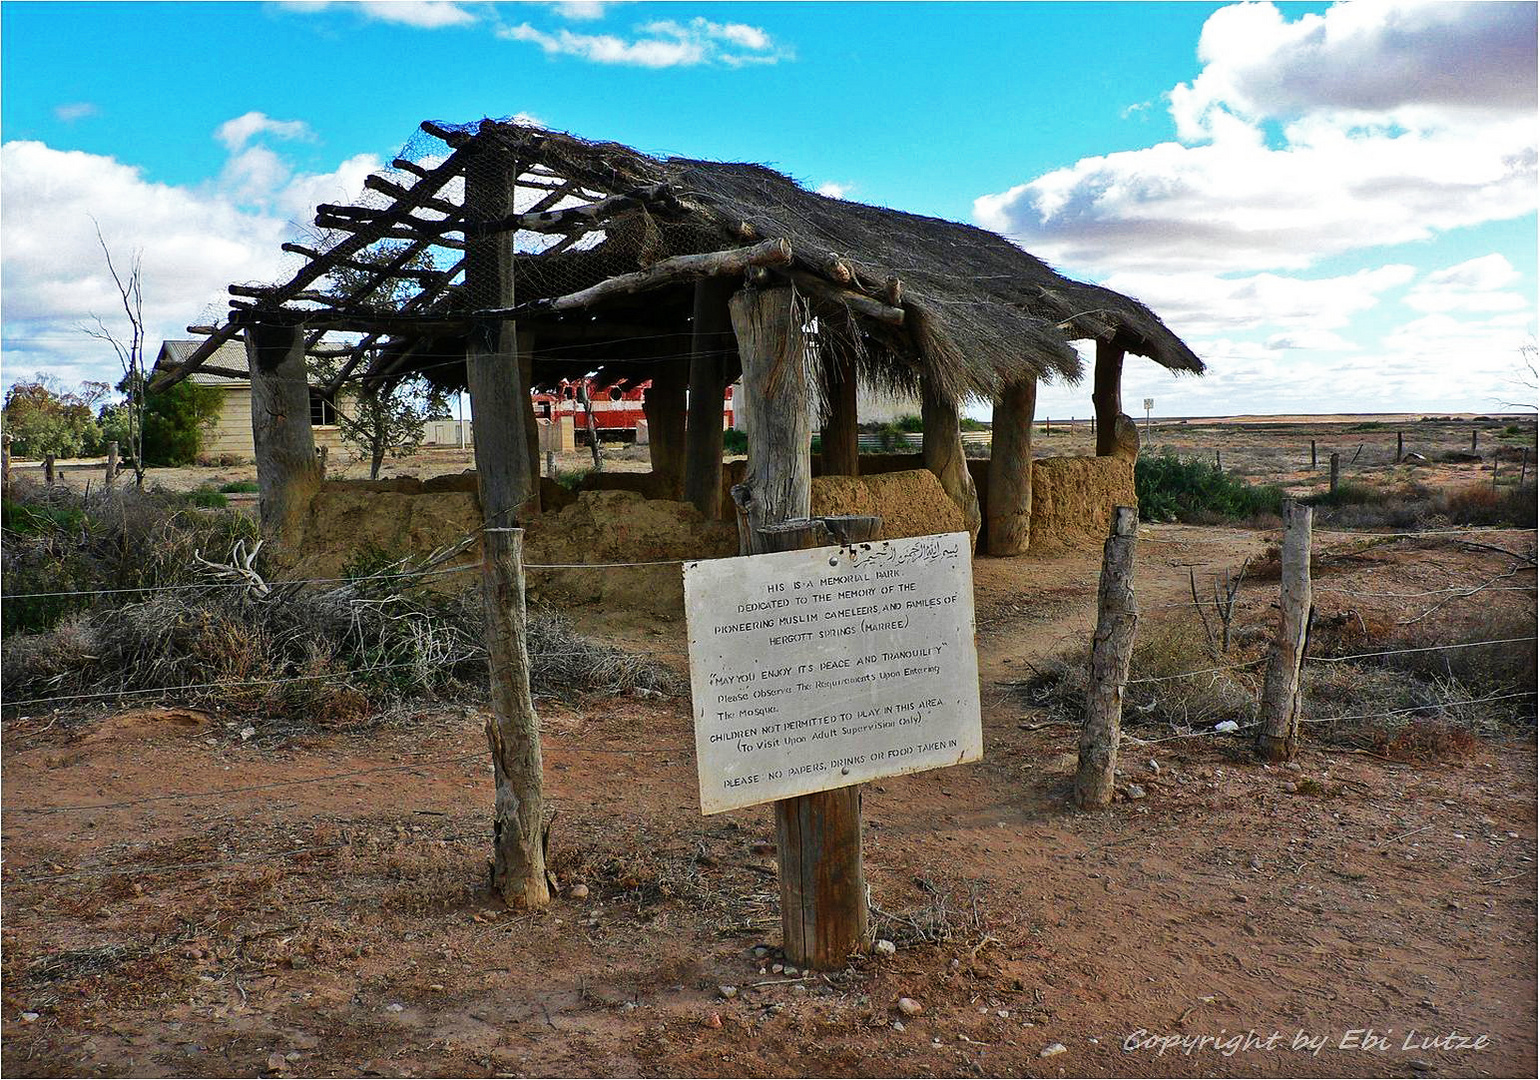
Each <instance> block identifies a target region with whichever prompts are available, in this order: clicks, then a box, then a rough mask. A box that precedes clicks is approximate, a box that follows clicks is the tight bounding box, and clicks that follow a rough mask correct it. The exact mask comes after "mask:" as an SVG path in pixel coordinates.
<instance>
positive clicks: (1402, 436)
mask: <svg viewBox="0 0 1540 1080" xmlns="http://www.w3.org/2000/svg"><path fill="white" fill-rule="evenodd" d="M1405 452H1406V433H1405V432H1401V431H1398V432H1396V464H1398V465H1399V464H1400V463H1401V456H1402V454H1404V453H1405Z"/></svg>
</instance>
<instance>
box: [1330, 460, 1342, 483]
mask: <svg viewBox="0 0 1540 1080" xmlns="http://www.w3.org/2000/svg"><path fill="white" fill-rule="evenodd" d="M1330 462H1331V488H1330V490H1331V491H1336V490H1337V474H1338V470H1339V467H1340V465H1341V456H1340V455H1339V454H1337V453H1335V452H1333V453H1332V455H1331V458H1330Z"/></svg>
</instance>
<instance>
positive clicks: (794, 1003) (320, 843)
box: [0, 528, 1537, 1076]
mask: <svg viewBox="0 0 1540 1080" xmlns="http://www.w3.org/2000/svg"><path fill="white" fill-rule="evenodd" d="M1146 532H1147V534H1148V535H1149V537H1150V539H1152V540H1155V541H1159V540H1161V539H1162V538H1164V540H1166V541H1181V542H1177V543H1170V542H1167V543H1165V544H1164V545H1162V544H1161V543H1151V544H1148V545H1143V546H1142V548H1141V553H1140V566H1139V572H1138V579H1137V588H1138V589H1139V595H1140V602H1141V605H1146V604H1147V605H1148V606H1149V610H1150V612H1151V614H1150V616H1149V617H1151V618H1154V617H1157V615H1158V612H1159V608H1158V607H1157V605H1159V604H1162V603H1171V602H1176V601H1179V600H1180V599H1181V598H1182V597H1184V596H1185V591H1186V589H1187V587H1188V586H1187V572H1186V569H1185V567H1186V565H1187V564H1198V565H1218V564H1222V563H1229V564H1235V565H1238V564H1239V561H1240V559H1241V558H1242V557H1243V556H1244V555H1245V554H1253V553H1260V552H1261V550H1262V548H1263V546H1264V545H1263V538H1262V537H1261V536H1260V535H1259V534H1254V533H1246V532H1241V531H1239V530H1218V529H1204V530H1197V529H1176V528H1173V529H1163V530H1159V529H1157V530H1146ZM1188 541H1191V542H1190V543H1189V542H1188ZM1529 542H1530V543H1532V542H1533V541H1532V538H1531V539H1530V541H1529ZM1426 555H1427V553H1426V552H1416V553H1412V554H1409V555H1408V556H1407V557H1406V559H1405V560H1403V561H1402V562H1395V561H1393V560H1387V561H1386V562H1385V563H1384V564H1383V565H1380V566H1378V567H1377V568H1376V570H1375V576H1373V577H1372V578H1370V579H1369V580H1372V581H1373V582H1374V583H1375V586H1376V587H1377V588H1378V587H1385V586H1390V585H1394V584H1396V583H1416V582H1419V581H1425V580H1427V579H1426V578H1424V577H1422V576H1421V575H1420V574H1419V572H1418V570H1417V566H1416V559H1417V558H1421V557H1425V556H1426ZM1439 559H1440V560H1441V561H1440V562H1439V563H1438V565H1437V576H1438V578H1439V579H1441V580H1446V581H1447V580H1450V579H1449V578H1448V577H1446V576H1445V575H1447V574H1449V573H1452V572H1456V571H1457V572H1458V573H1459V580H1464V579H1466V578H1475V579H1478V580H1480V579H1483V578H1484V577H1485V576H1490V573H1488V571H1489V570H1490V569H1491V568H1492V567H1494V566H1501V565H1503V564H1502V563H1501V562H1500V561H1499V562H1496V563H1487V562H1483V561H1482V559H1483V556H1481V555H1479V554H1474V553H1471V554H1461V555H1459V556H1458V557H1456V556H1451V555H1448V554H1447V553H1445V554H1441V555H1439ZM1456 559H1458V560H1463V561H1462V562H1461V563H1460V565H1459V566H1454V565H1453V561H1455V560H1456ZM1097 568H1098V556H1097V555H1096V554H1095V553H1080V554H1070V555H1064V556H1061V557H1056V558H1053V559H1040V558H1033V559H1019V560H981V561H980V562H979V563H978V564H977V572H976V576H977V593H978V607H979V625H980V628H981V634H980V659H981V670H982V677H983V680H984V701H985V706H984V729H985V759H984V761H983V762H981V763H979V764H977V765H973V766H966V767H960V768H955V769H947V770H941V771H936V772H930V773H924V774H920V775H915V776H910V777H904V778H901V779H893V780H886V781H882V782H880V783H875V784H871V785H869V786H868V788H867V789H866V795H865V822H866V845H867V847H866V858H867V873H868V877H869V880H870V882H871V886H872V899H873V902H874V904H875V906H876V908H877V910H878V915H877V916H876V922H877V925H878V928H879V931H880V932H881V933H882V934H883V935H884V936H887V937H891V938H894V939H895V940H897V941H898V942H899V943H900V947H899V949H898V951H897V954H896V955H895V956H893V957H891V958H887V959H881V958H869V959H860V960H857V961H855V962H854V963H853V964H852V966H851V967H850V968H849V969H847V970H846V971H844V972H840V973H837V974H831V975H829V976H827V977H825V976H800V977H797V978H787V977H785V976H784V975H777V974H775V973H774V972H773V971H772V970H770V969H769V965H770V964H771V963H772V962H773V958H766V959H765V960H756V959H754V958H753V957H752V955H751V949H752V948H753V946H755V945H756V944H758V943H761V942H771V943H773V942H774V940H775V938H776V937H777V935H778V922H777V916H776V902H777V891H776V881H775V869H774V867H775V862H774V854H773V848H772V847H771V846H770V845H772V844H773V841H774V823H773V817H772V815H771V813H770V811H769V809H768V808H763V807H762V808H756V809H753V810H748V811H742V812H736V813H731V814H726V815H722V816H720V817H712V818H702V817H701V816H700V814H699V811H698V807H697V803H696V787H695V775H694V764H693V759H692V754H691V751H690V746H691V738H692V737H691V728H690V715H689V708H688V703H687V702H646V701H639V700H635V699H631V698H626V699H617V700H588V701H583V702H579V703H575V704H560V703H554V702H544V703H542V704H541V713H542V717H543V719H544V723H545V761H546V776H547V792H548V797H549V799H550V802H551V805H552V807H553V808H554V810H555V811H556V818H555V825H554V828H553V832H552V841H551V857H552V858H551V862H552V866H553V869H554V870H555V871H556V872H557V873H558V874H559V875H560V878H561V886H562V893H563V895H562V896H561V898H560V899H558V900H557V901H556V902H555V903H554V904H553V906H552V908H551V909H550V910H549V911H547V912H544V913H540V914H537V915H530V914H520V913H515V912H509V911H506V910H504V909H503V907H502V905H501V904H500V903H499V902H496V901H494V899H493V898H492V896H491V895H490V894H489V893H488V892H487V890H486V870H485V863H486V857H487V853H488V841H487V831H488V809H489V807H490V805H491V799H492V789H491V781H490V777H489V775H488V770H487V768H486V764H485V760H484V758H485V752H484V742H483V736H482V735H481V731H480V727H481V722H482V721H481V718H480V715H479V714H478V713H477V712H476V711H475V710H474V709H469V708H466V709H456V708H454V707H446V706H442V705H435V706H432V707H431V708H427V709H425V711H424V712H423V713H422V714H421V715H419V716H417V717H413V718H409V719H407V720H405V721H402V722H400V723H398V724H396V725H394V726H391V727H386V728H382V729H379V730H377V731H375V732H373V733H370V734H368V735H367V736H359V735H355V734H347V733H330V732H326V731H317V732H315V733H314V734H312V735H308V736H305V737H302V738H291V737H284V736H282V735H281V734H278V733H273V734H269V733H268V731H267V730H266V729H265V726H264V723H263V721H261V720H260V719H258V720H252V719H249V718H245V717H240V716H206V715H203V714H200V713H196V712H192V711H189V710H171V711H165V710H154V709H138V710H135V711H133V712H130V713H128V714H121V713H119V714H117V715H115V716H111V717H110V718H103V717H97V718H93V719H91V720H89V721H88V722H87V723H85V724H84V725H79V726H71V725H70V724H69V723H67V722H65V721H58V722H55V721H53V720H52V718H50V717H47V716H44V717H30V718H21V717H13V718H11V719H10V720H9V721H8V722H7V725H6V739H5V745H4V766H5V789H4V794H5V801H4V815H3V821H4V842H5V863H4V870H3V884H4V893H5V915H6V919H5V926H4V938H3V943H4V969H3V974H4V990H3V1013H0V1015H3V1022H4V1029H3V1030H4V1040H3V1050H4V1068H5V1071H6V1072H7V1073H8V1074H9V1075H85V1074H101V1075H125V1076H153V1075H188V1076H253V1075H259V1074H260V1075H291V1076H323V1075H360V1074H362V1075H407V1076H427V1075H435V1076H439V1075H441V1076H493V1075H510V1076H525V1075H529V1076H576V1075H584V1076H587V1075H594V1076H617V1075H619V1076H626V1075H632V1076H664V1075H731V1076H737V1075H772V1076H801V1075H839V1076H896V1075H905V1076H909V1075H914V1076H972V1075H1016V1076H1021V1075H1043V1076H1061V1075H1074V1076H1081V1075H1119V1076H1120V1075H1129V1076H1138V1075H1149V1074H1167V1075H1175V1076H1200V1075H1202V1076H1298V1075H1308V1076H1315V1075H1322V1076H1325V1075H1346V1076H1402V1075H1412V1074H1413V1073H1414V1072H1415V1073H1426V1072H1431V1073H1432V1074H1434V1075H1451V1076H1452V1075H1492V1076H1509V1075H1533V1074H1534V1073H1535V1070H1536V1053H1535V1038H1534V1035H1535V998H1536V989H1537V983H1536V965H1535V950H1536V911H1535V899H1536V876H1535V854H1536V847H1535V840H1536V831H1535V826H1536V821H1535V808H1536V781H1535V777H1536V755H1535V749H1534V745H1533V741H1532V737H1531V736H1532V732H1531V733H1529V734H1522V733H1520V734H1518V735H1516V736H1515V738H1514V739H1513V740H1512V741H1497V742H1484V743H1480V744H1478V745H1477V746H1476V747H1475V748H1474V749H1473V750H1471V751H1470V752H1469V753H1467V754H1465V755H1464V756H1461V757H1455V758H1446V759H1442V760H1438V761H1436V762H1433V763H1430V764H1416V765H1414V764H1405V763H1399V762H1392V761H1388V760H1384V759H1381V758H1378V757H1373V756H1369V755H1366V754H1361V753H1345V752H1341V751H1337V752H1332V751H1330V750H1328V749H1326V748H1323V747H1321V746H1318V745H1314V744H1311V745H1309V746H1308V748H1307V749H1306V751H1305V752H1304V754H1303V755H1302V757H1301V759H1300V762H1299V766H1300V767H1299V769H1298V770H1291V769H1286V768H1284V769H1278V768H1267V767H1264V766H1261V765H1258V764H1256V763H1254V761H1253V760H1252V759H1251V758H1250V755H1249V754H1248V753H1247V752H1246V751H1245V747H1244V744H1242V743H1241V742H1239V741H1237V740H1226V739H1213V738H1201V739H1191V740H1173V741H1166V742H1160V743H1146V744H1142V745H1141V744H1138V743H1130V744H1128V745H1126V746H1125V750H1124V756H1123V761H1124V768H1125V770H1126V772H1127V774H1128V776H1129V778H1130V779H1132V780H1135V781H1137V782H1138V783H1139V784H1141V785H1142V786H1143V787H1144V788H1145V789H1146V790H1147V792H1148V797H1147V798H1144V799H1142V800H1139V801H1133V802H1127V801H1124V802H1118V803H1116V804H1114V805H1113V806H1112V807H1111V808H1110V809H1108V810H1106V811H1102V812H1097V813H1089V814H1081V813H1076V812H1075V811H1074V810H1073V809H1071V808H1070V807H1069V803H1068V796H1069V790H1070V778H1071V775H1072V772H1073V769H1074V732H1073V730H1072V729H1070V728H1068V727H1064V726H1046V727H1044V726H1039V725H1036V724H1033V723H1024V721H1030V720H1032V719H1033V718H1034V715H1035V714H1029V715H1028V716H1025V717H1024V716H1023V707H1022V705H1021V704H1020V703H1019V700H1018V699H1017V698H1015V697H1014V696H1013V695H1012V693H1011V690H1010V687H1009V685H1008V684H1009V683H1010V682H1011V681H1012V680H1014V679H1016V678H1019V677H1020V676H1019V675H1018V674H1017V672H1019V671H1021V670H1022V669H1023V668H1024V667H1025V665H1027V664H1029V663H1031V662H1033V661H1036V660H1040V659H1041V658H1042V657H1044V656H1046V655H1048V654H1051V653H1053V652H1055V651H1057V650H1058V649H1059V648H1061V647H1062V646H1063V645H1073V644H1076V643H1083V642H1085V641H1086V640H1087V638H1086V634H1087V630H1088V627H1089V622H1090V610H1091V609H1090V603H1091V601H1092V599H1093V597H1094V583H1095V579H1096V574H1097ZM1524 580H1525V581H1526V582H1529V583H1532V582H1533V577H1532V576H1529V577H1526V578H1525V579H1524ZM1275 589H1276V586H1275V585H1269V584H1266V583H1258V584H1257V585H1256V586H1255V587H1252V586H1248V587H1247V590H1246V595H1247V596H1248V601H1247V603H1248V604H1250V605H1252V606H1251V609H1250V610H1251V617H1253V618H1255V619H1256V620H1264V619H1265V618H1266V611H1267V603H1268V600H1267V597H1268V593H1269V590H1275ZM625 629H626V633H622V634H620V635H619V636H620V637H621V638H626V637H630V638H632V639H633V644H642V645H645V646H646V647H647V648H648V650H649V651H652V652H657V651H658V650H659V648H660V646H661V648H662V650H663V651H664V655H665V658H672V660H673V661H675V662H679V661H681V660H682V649H683V641H682V627H680V626H678V625H668V626H665V627H663V628H661V633H660V629H659V628H658V627H648V626H633V627H629V628H625ZM247 723H250V724H252V726H253V727H254V728H255V729H256V734H255V736H254V737H252V738H250V739H249V740H247V741H242V739H241V736H240V730H241V728H242V727H244V726H245V725H246V724H247ZM1140 734H1142V735H1145V736H1152V735H1158V734H1159V733H1158V732H1151V731H1144V732H1141V733H1140ZM1151 761H1154V762H1155V763H1156V764H1157V765H1158V766H1159V770H1158V772H1156V771H1153V770H1152V769H1151V768H1150V766H1149V764H1148V763H1149V762H1151ZM1306 779H1309V780H1313V781H1315V783H1314V784H1306V783H1304V781H1305V780H1306ZM1286 785H1293V786H1294V787H1295V788H1296V789H1297V790H1296V791H1294V792H1290V791H1289V790H1288V788H1287V787H1286ZM1307 791H1308V792H1310V793H1309V794H1306V793H1305V792H1307ZM579 883H580V884H582V885H585V886H586V887H587V890H588V892H587V896H586V897H584V898H582V899H574V898H571V897H570V896H568V895H567V892H568V890H569V888H570V887H571V886H572V885H574V884H579ZM938 897H944V898H946V900H947V909H946V916H945V919H944V920H943V919H942V915H941V911H940V908H939V904H938ZM905 918H907V919H910V920H912V921H911V922H910V923H905V922H904V919H905ZM943 921H944V922H945V924H946V927H943V926H942V925H941V924H942V922H943ZM916 926H920V927H927V928H929V929H930V930H931V931H932V933H931V936H933V937H934V936H948V937H949V938H950V940H945V941H941V942H934V941H932V942H925V941H919V940H916V939H917V938H918V937H921V936H924V935H921V934H920V933H918V932H917V930H916ZM943 929H946V930H948V933H942V930H943ZM762 967H764V968H765V969H766V970H764V971H763V972H762V971H761V968H762ZM724 985H725V986H732V987H736V988H738V990H737V993H736V995H735V996H733V997H731V998H730V999H727V998H724V997H723V995H722V993H721V991H720V990H719V987H721V986H724ZM900 997H909V998H913V999H915V1000H916V1001H918V1002H920V1003H921V1004H922V1005H923V1011H921V1012H920V1013H919V1014H918V1015H914V1016H901V1015H900V1014H899V1013H898V1012H897V1011H896V1008H895V1005H896V1002H897V999H898V998H900ZM895 1021H900V1022H901V1023H902V1027H903V1029H902V1030H898V1029H897V1027H896V1025H895ZM1369 1028H1372V1029H1373V1032H1374V1036H1373V1037H1374V1038H1379V1037H1381V1036H1382V1035H1383V1036H1384V1037H1385V1040H1386V1041H1385V1043H1384V1046H1383V1048H1380V1045H1379V1044H1378V1043H1371V1046H1372V1047H1373V1048H1371V1049H1361V1048H1349V1047H1348V1046H1345V1045H1344V1043H1350V1044H1353V1045H1354V1046H1356V1047H1361V1046H1362V1045H1363V1044H1364V1042H1365V1039H1366V1037H1365V1035H1364V1034H1363V1029H1369ZM1140 1031H1143V1032H1146V1033H1148V1034H1151V1035H1158V1036H1168V1035H1169V1036H1176V1037H1191V1039H1193V1040H1198V1039H1201V1038H1202V1037H1203V1036H1216V1037H1218V1039H1219V1040H1220V1041H1223V1040H1228V1039H1231V1038H1232V1037H1233V1036H1235V1035H1236V1034H1237V1033H1239V1034H1240V1035H1242V1036H1244V1034H1245V1033H1246V1032H1248V1031H1255V1032H1256V1033H1257V1034H1258V1036H1259V1039H1260V1040H1262V1041H1265V1040H1267V1039H1268V1038H1269V1036H1271V1035H1272V1033H1273V1032H1275V1031H1276V1032H1278V1033H1279V1040H1278V1041H1277V1042H1276V1043H1275V1044H1274V1045H1273V1047H1272V1048H1265V1047H1264V1048H1258V1047H1256V1046H1255V1045H1252V1046H1248V1047H1247V1048H1245V1049H1236V1050H1235V1051H1234V1052H1232V1053H1229V1054H1226V1053H1224V1052H1222V1051H1216V1050H1215V1049H1214V1048H1213V1046H1212V1045H1208V1046H1203V1047H1201V1048H1200V1047H1195V1046H1191V1045H1190V1046H1189V1047H1188V1048H1187V1049H1186V1050H1184V1048H1183V1046H1182V1045H1180V1044H1171V1045H1170V1047H1169V1048H1168V1049H1166V1050H1165V1051H1164V1052H1163V1053H1162V1052H1161V1051H1160V1050H1159V1048H1158V1047H1154V1046H1148V1045H1144V1046H1138V1047H1135V1048H1133V1049H1128V1048H1126V1040H1128V1039H1129V1037H1130V1036H1131V1035H1134V1034H1135V1033H1137V1032H1140ZM1300 1032H1303V1033H1305V1036H1306V1037H1310V1038H1315V1039H1321V1040H1323V1042H1322V1043H1321V1045H1320V1048H1319V1050H1317V1051H1315V1052H1312V1051H1311V1050H1310V1049H1292V1048H1291V1047H1292V1046H1293V1044H1294V1042H1295V1040H1296V1038H1297V1033H1300ZM1355 1032H1356V1034H1355ZM1412 1033H1415V1034H1413V1035H1412V1038H1413V1045H1412V1047H1411V1048H1404V1044H1405V1041H1406V1039H1407V1038H1408V1035H1409V1034H1412ZM1451 1034H1453V1035H1454V1036H1455V1038H1456V1039H1457V1040H1459V1039H1471V1040H1475V1039H1478V1038H1480V1039H1483V1040H1484V1042H1483V1045H1482V1048H1480V1049H1476V1048H1470V1047H1468V1046H1466V1045H1464V1044H1461V1043H1459V1042H1454V1043H1452V1044H1449V1045H1447V1046H1425V1045H1424V1043H1423V1041H1422V1040H1423V1039H1424V1038H1427V1039H1433V1038H1436V1037H1439V1036H1449V1035H1451ZM1052 1044H1062V1046H1063V1047H1064V1048H1065V1049H1064V1051H1063V1052H1062V1053H1058V1054H1056V1055H1054V1056H1049V1057H1042V1056H1040V1054H1041V1053H1042V1051H1044V1050H1045V1049H1046V1048H1048V1047H1050V1046H1051V1045H1052ZM1225 1045H1226V1046H1228V1045H1230V1044H1228V1043H1226V1044H1225Z"/></svg>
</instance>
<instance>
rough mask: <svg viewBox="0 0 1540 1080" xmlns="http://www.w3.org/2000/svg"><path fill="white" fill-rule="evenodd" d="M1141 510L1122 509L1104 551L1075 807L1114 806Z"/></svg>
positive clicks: (1132, 627)
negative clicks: (1135, 544) (1136, 541)
mask: <svg viewBox="0 0 1540 1080" xmlns="http://www.w3.org/2000/svg"><path fill="white" fill-rule="evenodd" d="M1138 526H1139V512H1138V511H1137V510H1135V509H1134V508H1133V507H1131V506H1119V507H1117V508H1115V509H1114V510H1113V512H1112V535H1111V536H1109V537H1107V542H1106V544H1104V545H1103V547H1102V577H1101V585H1100V586H1099V587H1098V589H1097V591H1096V635H1095V637H1093V638H1092V639H1091V678H1090V684H1089V685H1088V686H1087V687H1086V692H1085V720H1084V722H1083V723H1082V725H1081V728H1080V762H1079V765H1078V767H1077V768H1076V770H1075V805H1076V806H1078V807H1080V809H1082V810H1095V809H1098V808H1100V807H1103V806H1107V805H1108V804H1110V803H1111V802H1112V797H1113V795H1114V794H1115V791H1114V786H1113V784H1114V780H1115V778H1116V775H1117V768H1118V741H1119V740H1120V739H1121V738H1122V730H1123V684H1124V683H1126V682H1127V681H1128V662H1129V659H1130V658H1131V657H1132V656H1133V653H1134V631H1135V629H1136V628H1137V626H1138V623H1139V611H1138V608H1137V607H1136V606H1135V603H1134V589H1133V576H1134V543H1135V537H1136V534H1137V532H1138Z"/></svg>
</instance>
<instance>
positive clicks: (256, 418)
mask: <svg viewBox="0 0 1540 1080" xmlns="http://www.w3.org/2000/svg"><path fill="white" fill-rule="evenodd" d="M246 366H247V368H248V369H249V370H250V372H251V441H252V447H253V450H254V451H255V456H256V459H257V490H258V494H257V512H258V515H259V516H260V517H261V520H262V534H263V536H265V537H268V538H270V539H271V540H273V541H275V542H278V543H282V542H283V540H284V538H285V537H286V536H287V535H288V533H289V531H290V529H291V527H293V526H294V525H296V524H298V522H299V521H300V520H301V519H302V518H303V516H304V514H305V511H306V510H307V508H308V507H309V505H310V499H311V497H312V496H314V495H315V493H316V492H317V491H318V490H319V489H320V487H321V479H322V474H321V463H320V461H319V460H318V459H317V457H316V452H315V434H314V432H312V431H311V429H310V384H309V383H308V382H306V380H305V334H304V330H303V329H302V328H301V327H298V326H286V325H283V324H279V323H261V322H258V323H253V324H252V325H249V326H247V327H246Z"/></svg>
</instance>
